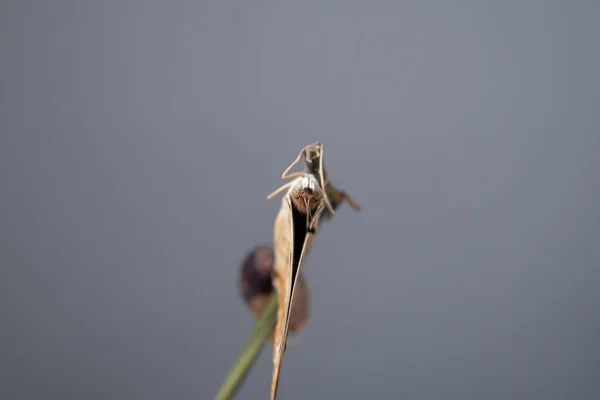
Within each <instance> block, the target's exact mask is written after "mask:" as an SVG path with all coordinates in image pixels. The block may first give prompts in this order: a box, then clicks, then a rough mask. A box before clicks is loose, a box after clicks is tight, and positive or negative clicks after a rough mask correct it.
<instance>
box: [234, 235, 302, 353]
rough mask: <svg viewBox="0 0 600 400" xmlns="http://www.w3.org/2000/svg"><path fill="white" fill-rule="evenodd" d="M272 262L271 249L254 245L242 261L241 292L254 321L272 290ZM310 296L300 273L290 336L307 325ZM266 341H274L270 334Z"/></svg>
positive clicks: (291, 318)
mask: <svg viewBox="0 0 600 400" xmlns="http://www.w3.org/2000/svg"><path fill="white" fill-rule="evenodd" d="M273 261H274V252H273V248H272V247H270V246H256V247H255V248H254V249H252V250H251V251H250V252H249V253H248V254H247V255H246V257H245V258H244V260H243V261H242V265H241V274H240V291H241V293H242V297H243V298H244V301H245V302H246V304H247V306H248V308H249V309H250V312H251V313H252V315H254V318H255V319H259V318H260V316H261V315H262V313H263V312H264V310H265V309H266V308H267V306H268V304H269V299H270V297H271V294H272V293H273V291H274V287H273V281H272V279H271V274H272V272H273ZM309 297H310V291H309V289H308V285H307V284H306V282H305V280H304V276H303V275H302V272H300V275H299V276H298V283H297V287H296V289H295V293H294V300H293V303H292V313H291V315H290V332H291V333H297V332H300V331H301V330H302V329H303V328H304V326H305V325H306V323H307V322H308V312H309ZM273 328H274V327H273ZM269 340H271V341H272V340H273V333H271V335H270V336H269Z"/></svg>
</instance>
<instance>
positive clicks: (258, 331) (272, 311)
mask: <svg viewBox="0 0 600 400" xmlns="http://www.w3.org/2000/svg"><path fill="white" fill-rule="evenodd" d="M276 320H277V292H276V291H273V294H272V295H271V300H270V301H269V305H268V307H267V308H266V310H265V311H264V312H263V314H262V315H261V317H260V319H259V320H258V321H257V322H256V326H255V327H254V331H253V332H252V335H250V339H249V340H248V342H247V343H246V346H245V348H244V351H242V353H241V354H240V356H239V358H238V360H237V361H236V363H235V364H234V366H233V368H231V370H230V371H229V374H228V375H227V377H226V378H225V380H224V381H223V384H222V385H221V389H219V393H217V395H216V396H215V399H214V400H229V399H231V398H233V396H234V395H235V393H236V392H237V391H238V389H239V388H240V386H241V384H242V383H243V382H244V379H245V378H246V375H248V372H249V371H250V369H251V368H252V366H253V365H254V362H255V361H256V358H257V356H258V354H259V353H260V351H261V349H262V348H263V345H264V344H265V341H266V340H267V338H268V337H269V334H270V333H271V332H272V331H273V327H274V326H275V321H276Z"/></svg>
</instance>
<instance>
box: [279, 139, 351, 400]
mask: <svg viewBox="0 0 600 400" xmlns="http://www.w3.org/2000/svg"><path fill="white" fill-rule="evenodd" d="M302 156H304V161H305V164H306V171H305V172H294V173H289V172H290V170H291V169H292V168H293V167H294V166H295V165H297V164H298V163H299V162H300V160H301V159H302ZM281 179H284V180H285V179H293V180H292V181H290V182H288V183H286V184H284V185H282V186H281V187H280V188H278V189H277V190H275V191H274V192H272V193H271V194H269V195H268V196H267V199H272V198H273V197H275V196H276V195H277V194H279V193H281V192H283V191H285V190H286V189H287V193H286V194H285V196H284V197H283V199H282V204H281V208H280V210H279V213H278V214H277V217H276V218H275V226H274V245H275V268H274V272H273V285H274V286H275V288H276V289H277V295H278V309H277V324H276V327H275V340H274V354H273V377H272V383H271V400H275V399H276V397H277V388H278V385H279V374H280V371H281V363H282V360H283V355H284V353H285V350H286V347H287V337H288V330H289V324H290V313H291V309H292V302H293V300H294V294H295V289H296V288H297V286H298V277H299V272H300V269H301V267H302V264H303V262H304V260H305V259H306V257H307V256H308V253H309V252H310V249H311V248H312V244H313V242H314V239H315V236H316V234H317V232H318V229H319V222H320V219H321V216H322V215H327V214H323V212H324V211H325V209H327V211H328V214H329V216H332V215H333V214H335V208H336V207H337V206H338V205H339V204H341V203H342V202H343V201H344V200H347V201H348V203H349V204H350V205H351V206H352V207H353V208H355V209H356V210H358V209H360V206H358V205H357V204H356V203H354V201H352V198H351V197H350V196H349V195H348V194H347V193H345V192H343V191H339V190H337V189H336V188H335V187H334V186H333V185H332V184H331V183H330V182H329V181H328V180H327V172H326V171H325V169H324V167H323V145H322V144H321V143H319V142H314V143H312V144H309V145H307V146H305V147H304V148H303V149H302V150H301V151H300V153H299V154H298V157H296V159H295V160H294V161H293V162H292V164H290V166H289V167H288V168H287V169H286V170H285V171H284V172H283V174H282V175H281ZM329 193H331V195H332V197H334V203H333V204H332V202H331V200H330V198H329Z"/></svg>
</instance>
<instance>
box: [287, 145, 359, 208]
mask: <svg viewBox="0 0 600 400" xmlns="http://www.w3.org/2000/svg"><path fill="white" fill-rule="evenodd" d="M302 156H304V162H305V164H306V172H308V173H310V174H313V175H314V176H315V177H316V178H317V179H318V180H319V183H320V185H321V188H322V189H323V190H324V192H325V195H324V201H325V204H326V206H327V210H326V211H327V212H326V213H323V217H325V218H331V217H332V216H333V215H334V214H335V209H336V208H337V207H338V206H339V205H341V204H342V203H343V202H344V201H346V202H347V203H348V204H349V205H350V207H352V208H353V209H354V210H355V211H360V205H359V204H358V203H356V202H355V201H354V200H353V199H352V197H351V196H350V195H349V194H348V193H347V192H345V191H343V190H340V189H338V188H336V187H335V186H333V183H331V181H330V180H329V179H328V174H327V170H326V169H325V166H324V161H323V144H321V143H319V142H314V143H311V144H309V145H307V146H304V147H303V148H302V150H300V153H299V154H298V156H297V157H296V159H295V160H294V161H293V162H292V163H291V164H290V166H289V167H288V168H287V169H286V170H285V171H284V172H283V174H282V175H281V179H291V178H294V177H298V176H302V175H303V174H304V173H305V172H294V173H292V174H289V175H288V172H289V171H290V170H291V169H292V168H293V167H294V166H295V165H297V164H298V163H299V162H300V160H301V159H302ZM282 190H283V189H282Z"/></svg>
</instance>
